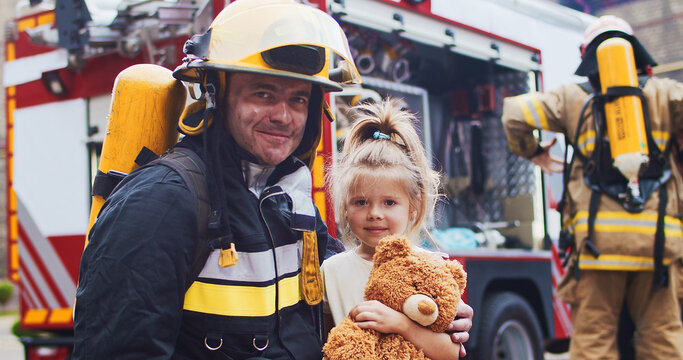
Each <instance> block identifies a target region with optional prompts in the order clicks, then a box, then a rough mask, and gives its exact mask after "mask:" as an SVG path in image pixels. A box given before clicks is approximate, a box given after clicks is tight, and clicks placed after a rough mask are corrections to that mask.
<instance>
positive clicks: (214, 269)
mask: <svg viewBox="0 0 683 360" xmlns="http://www.w3.org/2000/svg"><path fill="white" fill-rule="evenodd" d="M302 244H303V241H302V240H299V241H297V243H296V244H288V245H284V246H278V247H277V248H275V261H276V262H277V270H278V274H279V275H283V274H289V273H294V272H298V271H299V268H300V265H299V264H300V263H301V247H302V246H303V245H302ZM220 252H221V251H220V250H214V251H213V252H212V253H211V254H210V255H209V258H208V259H207V260H206V264H204V268H203V269H202V271H201V273H199V277H200V278H207V279H216V280H229V281H240V282H266V281H272V280H273V279H275V267H274V264H273V253H272V251H271V250H266V251H259V252H242V251H238V252H237V263H236V264H235V265H232V266H228V267H225V268H224V267H221V266H220V265H218V258H219V256H220Z"/></svg>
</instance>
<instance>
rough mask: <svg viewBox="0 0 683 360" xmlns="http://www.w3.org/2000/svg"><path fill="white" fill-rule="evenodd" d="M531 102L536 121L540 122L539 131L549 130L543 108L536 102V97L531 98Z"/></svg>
mask: <svg viewBox="0 0 683 360" xmlns="http://www.w3.org/2000/svg"><path fill="white" fill-rule="evenodd" d="M531 102H532V103H533V104H534V109H535V110H536V116H537V117H538V120H539V122H540V125H541V129H544V130H550V128H549V127H548V119H547V118H546V117H545V112H544V111H543V106H542V105H541V102H540V101H539V100H538V97H536V96H532V97H531Z"/></svg>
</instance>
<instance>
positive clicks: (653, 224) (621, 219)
mask: <svg viewBox="0 0 683 360" xmlns="http://www.w3.org/2000/svg"><path fill="white" fill-rule="evenodd" d="M569 227H571V228H573V232H575V231H581V232H587V231H588V211H579V212H577V213H576V215H575V216H574V218H573V219H572V221H571V222H570V223H569ZM595 230H596V231H599V232H609V233H637V234H646V235H654V233H655V231H656V230H657V214H649V213H640V214H632V213H628V212H625V211H600V212H598V214H597V216H596V217H595ZM664 234H665V236H671V237H683V231H682V230H681V221H680V220H679V219H677V218H675V217H672V216H665V217H664Z"/></svg>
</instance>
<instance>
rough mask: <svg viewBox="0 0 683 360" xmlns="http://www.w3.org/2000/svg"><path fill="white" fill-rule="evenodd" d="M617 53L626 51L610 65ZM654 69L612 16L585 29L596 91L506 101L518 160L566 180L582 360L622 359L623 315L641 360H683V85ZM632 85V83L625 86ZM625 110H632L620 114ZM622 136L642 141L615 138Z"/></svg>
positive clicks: (578, 89) (567, 236) (584, 55)
mask: <svg viewBox="0 0 683 360" xmlns="http://www.w3.org/2000/svg"><path fill="white" fill-rule="evenodd" d="M608 45H609V46H608ZM613 45H614V46H615V47H614V49H617V50H620V49H621V50H623V49H627V50H628V51H626V50H625V51H623V54H625V55H623V56H622V55H618V56H615V57H614V59H612V58H609V57H608V59H609V60H603V59H605V57H603V55H602V54H606V53H607V54H609V53H608V52H606V51H612V50H611V49H613V48H612V47H610V46H613ZM631 49H632V50H631ZM615 51H616V50H615ZM615 53H616V52H615ZM628 54H631V55H630V56H631V57H630V58H629V57H628ZM629 59H631V60H629ZM609 61H621V62H619V64H622V63H629V61H631V64H632V66H630V67H632V68H633V71H632V73H635V72H636V71H638V72H639V74H638V75H641V77H640V78H638V77H636V76H631V77H630V79H631V80H633V83H631V84H630V85H624V84H620V83H619V84H618V83H613V81H612V79H611V78H610V77H609V76H608V74H607V73H608V72H610V71H612V72H613V71H614V69H621V68H620V67H615V66H611V67H610V66H607V67H605V64H607V63H608V62H609ZM653 65H656V64H655V62H654V60H653V59H652V57H651V56H650V55H649V54H648V52H647V51H646V50H645V48H644V47H643V46H642V45H641V44H640V42H639V41H638V40H637V39H636V37H634V36H633V30H632V29H631V27H630V26H629V24H628V23H626V22H625V21H624V20H622V19H620V18H617V17H615V16H609V15H608V16H603V17H600V18H599V19H598V20H597V21H596V22H595V23H593V24H591V25H590V26H589V27H588V28H587V29H586V31H585V34H584V39H583V42H582V45H581V63H580V65H579V67H578V68H577V70H576V75H579V76H587V77H588V80H589V81H588V82H587V83H584V84H568V85H563V86H560V87H559V88H557V89H554V90H552V91H550V92H547V93H528V94H523V95H520V96H516V97H509V98H506V99H505V100H504V106H503V115H502V122H503V126H504V128H505V131H506V135H507V138H508V142H509V146H510V149H511V150H512V151H513V152H514V153H515V154H517V155H519V156H522V157H525V158H527V159H530V160H531V161H532V162H533V163H535V164H536V165H538V166H540V167H541V169H542V170H543V171H545V172H546V173H553V172H562V171H564V182H565V189H564V192H563V199H562V201H561V202H560V206H558V210H559V211H560V213H561V215H562V232H561V234H560V239H559V241H560V248H561V249H563V250H564V249H566V250H567V256H568V258H567V259H568V261H569V263H568V271H567V272H566V274H565V277H564V278H563V279H562V281H561V283H560V285H559V288H558V296H559V297H560V298H561V299H562V300H564V301H565V302H567V303H569V304H570V305H571V311H572V322H573V334H572V339H571V342H570V347H569V354H570V358H572V359H617V358H618V351H617V345H616V343H617V342H616V334H617V324H618V321H619V315H620V312H621V309H622V306H625V307H626V309H627V311H628V313H629V315H630V316H631V318H632V319H633V321H634V323H635V328H636V330H635V335H634V337H635V349H636V357H637V358H638V359H683V328H682V327H681V321H680V319H681V314H680V311H681V310H680V307H679V306H678V301H677V299H676V291H677V289H676V288H677V286H678V284H676V281H673V279H671V281H669V277H670V276H671V275H670V274H671V269H672V268H673V267H672V266H671V265H672V264H673V263H674V262H676V261H680V258H681V256H682V255H683V238H682V235H681V222H680V218H679V217H678V215H679V211H680V206H681V205H682V204H683V203H681V194H680V193H679V191H678V189H679V187H680V184H677V183H676V181H675V180H674V178H677V179H680V174H679V173H678V170H677V169H676V168H675V167H672V166H671V164H670V160H671V159H670V158H671V151H670V147H671V138H672V134H673V133H674V132H676V131H679V130H681V129H683V84H681V83H679V82H676V81H673V80H669V79H660V78H655V77H651V76H648V73H650V71H649V70H650V68H651V66H653ZM623 68H624V69H628V68H629V66H626V65H624V67H623ZM636 69H637V70H636ZM625 71H626V70H624V72H625ZM627 75H633V74H631V73H628V74H626V73H620V74H616V76H617V77H618V78H627V77H628V76H627ZM624 99H626V100H628V101H626V102H624V103H628V104H630V105H629V106H630V107H628V108H620V110H617V111H615V110H614V107H615V106H617V105H615V104H622V103H621V102H619V101H622V100H624ZM633 104H638V105H637V106H636V105H633ZM622 105H623V104H622ZM618 106H621V105H618ZM615 114H616V115H617V116H616V117H615ZM638 114H642V115H641V116H640V118H639V117H638V116H637V115H638ZM624 118H628V119H636V120H633V122H628V123H625V122H624V121H622V120H623V119H624ZM620 119H621V120H620ZM637 119H640V120H638V121H640V123H638V122H637ZM620 121H621V122H620ZM615 124H616V125H615ZM624 124H625V125H628V126H632V128H631V129H630V130H629V131H631V130H633V131H631V132H628V131H624V132H622V133H619V132H617V133H618V134H617V135H615V136H616V137H613V134H612V133H611V131H613V130H614V129H616V128H617V127H618V126H620V125H624ZM534 129H543V130H548V131H553V132H558V133H562V134H563V135H564V136H565V139H567V142H568V144H571V146H572V148H573V157H572V158H571V160H565V161H563V160H562V159H559V158H557V157H555V156H551V155H550V153H549V151H548V150H549V148H550V147H551V146H552V144H554V143H555V141H554V140H553V141H551V142H549V143H547V144H539V143H538V141H537V140H536V138H535V137H534V136H533V131H534ZM634 129H635V130H634ZM624 134H626V136H624ZM617 141H626V143H624V144H623V146H626V145H629V146H633V147H634V148H635V149H636V150H635V152H633V153H629V154H630V155H628V156H630V158H628V156H627V158H628V160H627V161H621V162H619V161H618V160H616V158H617V157H618V156H616V155H618V154H617V153H618V152H620V151H622V150H623V148H619V147H617V148H613V146H614V145H617V144H618V143H617ZM622 160H623V158H622ZM625 165H628V166H625ZM629 166H630V168H629ZM626 168H629V169H630V170H628V171H627V170H625V169H626ZM629 171H630V172H629ZM672 174H673V175H672Z"/></svg>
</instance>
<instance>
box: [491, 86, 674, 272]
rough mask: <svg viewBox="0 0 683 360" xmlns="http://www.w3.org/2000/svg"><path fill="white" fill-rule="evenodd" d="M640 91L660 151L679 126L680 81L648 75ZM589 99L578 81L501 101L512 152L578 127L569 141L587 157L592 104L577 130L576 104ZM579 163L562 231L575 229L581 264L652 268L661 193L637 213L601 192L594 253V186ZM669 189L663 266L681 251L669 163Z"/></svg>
mask: <svg viewBox="0 0 683 360" xmlns="http://www.w3.org/2000/svg"><path fill="white" fill-rule="evenodd" d="M643 93H644V95H645V97H646V99H647V104H648V108H649V118H650V129H651V130H652V136H653V139H654V140H655V143H656V144H657V146H658V147H659V148H660V149H661V150H664V149H665V147H666V145H667V144H668V143H669V142H670V139H671V138H672V134H673V133H674V132H676V131H679V130H681V129H683V84H681V83H678V82H675V81H673V80H669V79H658V78H650V79H649V80H648V81H647V82H646V83H645V86H644V87H643ZM588 97H589V94H588V93H586V91H584V90H583V89H582V88H581V87H580V86H578V85H576V84H570V85H563V86H561V87H559V88H557V89H555V90H553V91H550V92H547V93H529V94H524V95H520V96H515V97H510V98H506V99H505V101H504V106H503V118H502V121H503V126H504V128H505V132H506V134H507V138H508V142H509V146H510V149H511V150H512V151H513V152H514V153H515V154H517V155H519V156H523V157H526V158H528V157H530V156H531V155H533V154H534V152H535V150H536V149H537V140H536V139H535V138H534V136H533V130H534V129H543V130H549V131H554V132H558V133H562V134H564V135H565V136H566V139H568V140H569V141H570V142H574V139H575V138H576V132H577V131H578V132H579V136H578V141H577V144H573V145H574V146H575V149H576V150H578V151H581V152H582V153H583V154H585V155H586V156H587V157H589V158H590V155H591V153H592V151H593V149H594V147H595V143H596V142H595V130H594V124H593V116H592V110H591V107H590V106H588V108H587V110H586V112H585V114H584V120H583V123H582V126H581V129H577V124H578V122H579V116H580V112H581V108H582V107H583V105H584V103H585V102H586V100H587V99H588ZM583 167H584V165H583V164H582V162H581V161H580V160H579V159H576V160H575V161H574V165H573V168H572V172H571V175H570V181H569V185H568V193H567V194H568V196H567V198H566V205H565V208H564V213H563V222H564V223H563V224H562V227H563V228H564V229H568V230H569V231H570V232H571V233H573V234H574V236H575V239H576V242H577V248H578V249H580V250H582V251H581V252H580V258H579V268H580V269H591V270H625V271H652V270H653V269H654V262H653V254H654V248H653V247H654V237H655V230H656V224H657V206H658V204H659V193H658V191H655V192H654V193H653V194H652V196H651V197H650V199H649V200H648V201H647V203H646V204H645V208H644V210H643V211H642V212H640V213H629V212H627V211H625V210H624V208H623V207H622V206H621V205H620V204H619V203H618V202H617V201H615V200H613V199H612V198H610V197H609V196H607V195H603V196H602V197H601V202H600V205H599V210H598V213H597V216H596V220H595V227H594V231H595V235H594V239H593V241H594V244H595V245H596V247H597V248H598V250H599V251H600V256H599V257H597V258H596V257H594V256H592V255H591V254H590V252H588V251H585V249H584V245H585V240H586V235H587V230H588V208H589V202H590V197H591V191H592V190H591V189H590V188H589V187H588V186H587V185H586V183H585V181H584V179H583V175H584V169H583ZM666 186H667V190H668V198H669V201H668V204H667V207H666V217H665V238H666V240H665V250H664V265H668V264H670V263H671V262H672V261H673V260H675V259H678V258H681V257H682V256H683V253H682V252H683V234H682V232H681V220H680V214H681V212H682V211H683V202H682V199H681V194H682V188H681V187H682V183H681V175H680V174H679V172H678V170H677V169H676V167H675V166H672V176H671V178H670V179H669V180H668V182H667V184H666Z"/></svg>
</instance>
